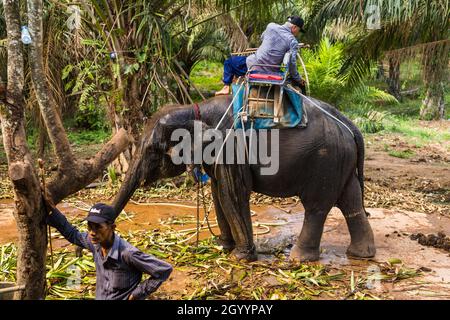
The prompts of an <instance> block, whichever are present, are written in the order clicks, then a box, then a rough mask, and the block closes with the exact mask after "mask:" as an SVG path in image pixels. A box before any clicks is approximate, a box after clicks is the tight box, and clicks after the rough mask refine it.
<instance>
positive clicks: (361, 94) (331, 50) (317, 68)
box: [302, 37, 398, 106]
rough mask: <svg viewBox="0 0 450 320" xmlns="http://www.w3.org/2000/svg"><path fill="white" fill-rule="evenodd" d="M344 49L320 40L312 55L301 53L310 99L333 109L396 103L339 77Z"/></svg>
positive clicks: (382, 92) (377, 92) (364, 85)
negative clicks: (338, 106)
mask: <svg viewBox="0 0 450 320" xmlns="http://www.w3.org/2000/svg"><path fill="white" fill-rule="evenodd" d="M343 48H344V45H343V44H342V43H339V42H338V43H334V44H333V43H331V42H330V40H329V39H328V38H326V37H325V38H323V39H322V40H321V41H320V43H319V45H318V47H317V49H316V50H315V51H307V50H304V51H303V52H302V55H303V57H304V60H305V66H306V71H307V72H308V79H309V85H310V92H311V95H312V96H314V97H317V98H319V99H321V100H323V101H326V102H329V103H330V104H333V105H344V106H349V105H356V106H357V105H359V104H364V103H369V104H376V103H387V104H392V103H398V101H397V99H396V98H395V97H393V96H392V95H390V94H388V93H386V92H384V91H382V90H380V89H378V88H376V87H373V86H368V85H366V82H362V81H361V82H358V83H354V84H351V83H349V78H348V74H342V73H340V71H341V69H342V66H343V63H344V50H343Z"/></svg>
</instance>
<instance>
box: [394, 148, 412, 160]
mask: <svg viewBox="0 0 450 320" xmlns="http://www.w3.org/2000/svg"><path fill="white" fill-rule="evenodd" d="M388 154H389V155H390V156H392V157H396V158H402V159H409V158H411V157H412V156H414V155H415V154H416V153H415V152H414V151H412V150H409V149H407V150H400V151H399V150H391V151H389V152H388Z"/></svg>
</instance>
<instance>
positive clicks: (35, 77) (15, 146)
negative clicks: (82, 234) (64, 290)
mask: <svg viewBox="0 0 450 320" xmlns="http://www.w3.org/2000/svg"><path fill="white" fill-rule="evenodd" d="M19 2H20V1H19V0H3V9H4V19H5V22H6V23H5V24H6V31H7V39H6V40H7V41H6V46H7V66H6V70H1V71H0V73H1V74H3V75H6V76H3V77H4V78H5V79H3V85H2V90H0V92H3V95H2V96H1V97H0V119H1V128H2V134H3V145H4V148H5V152H6V156H7V161H8V175H9V178H10V180H11V182H12V186H13V191H14V200H15V210H14V217H15V219H16V223H17V226H18V231H19V243H18V244H19V250H18V257H17V282H18V284H19V285H22V284H23V285H25V290H24V291H21V292H18V293H16V296H15V298H19V299H40V298H43V295H44V290H45V274H46V264H45V258H46V249H47V234H46V223H45V216H46V212H45V209H44V203H43V201H42V197H41V187H40V183H39V178H38V174H37V169H36V161H35V159H34V158H33V155H32V153H31V152H30V148H29V146H28V143H27V139H26V132H25V121H24V111H25V101H24V92H23V89H24V63H25V61H27V63H28V64H29V67H30V70H31V77H32V83H33V87H34V89H35V91H36V96H37V100H38V104H39V108H40V113H41V116H42V118H43V119H44V122H45V127H46V129H47V133H48V136H49V139H50V141H51V143H52V146H53V149H54V153H55V156H56V157H55V158H56V161H57V164H58V169H57V171H56V173H55V174H54V175H53V177H52V178H51V180H50V181H49V182H48V184H47V188H48V193H49V196H50V198H51V199H52V200H53V201H54V202H55V203H58V202H59V201H61V200H62V199H63V198H64V197H66V196H68V195H70V194H72V193H74V192H76V191H78V190H80V189H81V188H83V187H84V186H86V185H87V184H89V183H90V182H92V181H93V180H94V179H95V178H97V177H98V176H99V175H100V174H101V173H102V171H103V170H104V168H105V167H106V166H107V165H108V164H109V163H110V162H111V161H112V160H114V158H116V157H117V155H118V154H119V153H120V152H122V151H123V150H124V149H125V148H126V146H127V145H128V143H129V141H130V139H129V136H128V134H127V132H126V131H124V130H120V131H118V132H117V134H116V135H115V136H114V137H113V138H112V139H111V140H110V141H109V142H108V143H107V144H106V145H105V146H104V147H103V148H102V150H101V151H99V152H98V153H97V154H96V155H95V157H93V158H92V159H90V160H80V159H77V158H76V156H75V154H74V153H73V151H72V149H71V146H70V143H69V141H68V138H67V135H66V132H65V129H64V127H63V125H62V121H61V118H60V116H59V113H58V112H57V107H58V106H57V105H56V103H55V101H54V100H53V99H52V96H51V95H50V94H49V86H48V83H47V79H46V77H45V76H44V70H43V68H44V63H43V27H42V16H43V1H42V0H29V1H27V11H28V26H29V29H30V34H31V38H32V43H31V44H30V45H29V48H28V50H25V49H26V48H24V46H23V45H22V42H21V40H20V39H21V31H20V30H21V25H22V24H23V21H21V19H20V3H19ZM27 53H28V58H27V59H25V55H26V54H27ZM3 61H4V60H3ZM2 65H3V66H5V64H2ZM5 82H6V83H5Z"/></svg>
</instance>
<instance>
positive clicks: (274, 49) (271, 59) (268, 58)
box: [247, 22, 301, 81]
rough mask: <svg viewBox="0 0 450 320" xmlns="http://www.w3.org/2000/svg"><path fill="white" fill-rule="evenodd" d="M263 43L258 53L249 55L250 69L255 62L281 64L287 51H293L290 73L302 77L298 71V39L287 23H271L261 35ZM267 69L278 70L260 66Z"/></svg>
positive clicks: (293, 76)
mask: <svg viewBox="0 0 450 320" xmlns="http://www.w3.org/2000/svg"><path fill="white" fill-rule="evenodd" d="M261 41H262V44H261V46H260V47H259V48H258V50H257V51H256V53H254V54H252V55H250V56H248V57H247V67H248V69H250V68H251V67H252V66H253V65H254V64H271V65H280V64H281V63H282V62H283V58H284V55H285V53H286V52H288V51H290V52H291V60H290V62H289V74H290V76H291V77H292V79H294V80H296V81H300V80H301V77H300V74H299V73H298V71H297V52H298V41H297V39H296V38H295V36H294V35H293V34H292V32H291V30H290V28H289V27H288V25H287V24H284V25H279V24H276V23H273V22H272V23H269V24H268V25H267V28H266V30H265V31H264V33H263V34H262V35H261ZM258 69H260V70H265V71H278V70H276V69H274V68H264V67H258Z"/></svg>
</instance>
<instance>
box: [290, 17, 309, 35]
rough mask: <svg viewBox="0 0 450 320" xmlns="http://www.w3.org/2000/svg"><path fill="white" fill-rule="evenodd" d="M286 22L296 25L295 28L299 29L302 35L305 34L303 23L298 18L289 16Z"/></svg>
mask: <svg viewBox="0 0 450 320" xmlns="http://www.w3.org/2000/svg"><path fill="white" fill-rule="evenodd" d="M288 21H289V22H290V23H292V24H294V25H296V26H297V27H299V28H300V31H301V32H302V33H305V32H306V31H305V29H303V26H304V25H305V21H304V20H303V19H302V18H300V17H299V16H290V17H288Z"/></svg>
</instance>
